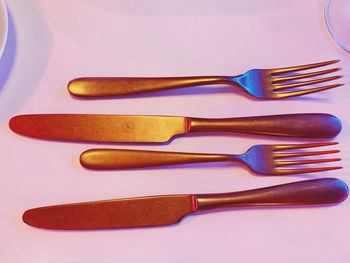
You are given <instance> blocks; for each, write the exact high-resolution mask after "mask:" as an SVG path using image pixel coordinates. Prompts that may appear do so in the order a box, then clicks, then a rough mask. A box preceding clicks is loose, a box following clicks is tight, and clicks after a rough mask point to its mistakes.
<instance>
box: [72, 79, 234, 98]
mask: <svg viewBox="0 0 350 263" xmlns="http://www.w3.org/2000/svg"><path fill="white" fill-rule="evenodd" d="M226 83H230V81H229V78H228V77H223V76H222V77H221V76H209V77H202V76H199V77H164V78H114V77H112V78H93V77H90V78H77V79H73V80H71V81H70V82H69V84H68V91H69V93H70V94H72V95H74V96H77V97H84V98H97V97H113V96H123V95H131V94H138V93H146V92H153V91H161V90H169V89H177V88H185V87H194V86H201V85H209V84H226Z"/></svg>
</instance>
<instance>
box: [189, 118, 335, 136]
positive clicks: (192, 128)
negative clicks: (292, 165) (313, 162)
mask: <svg viewBox="0 0 350 263" xmlns="http://www.w3.org/2000/svg"><path fill="white" fill-rule="evenodd" d="M341 128H342V124H341V122H340V120H339V119H338V118H336V117H335V116H333V115H330V114H325V113H300V114H286V115H270V116H257V117H242V118H227V119H202V118H190V119H189V132H237V133H250V134H262V135H274V136H286V137H299V138H332V137H335V136H336V135H338V134H339V133H340V131H341Z"/></svg>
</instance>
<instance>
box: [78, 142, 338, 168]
mask: <svg viewBox="0 0 350 263" xmlns="http://www.w3.org/2000/svg"><path fill="white" fill-rule="evenodd" d="M335 144H337V142H326V143H311V144H284V145H255V146H253V147H251V148H250V149H249V150H248V151H247V152H246V153H244V154H242V155H231V154H203V153H184V152H160V151H142V150H125V149H90V150H87V151H85V152H83V153H82V154H81V155H80V163H81V165H82V166H84V167H86V168H89V169H102V170H108V169H130V168H144V167H155V166H164V165H174V164H188V163H202V162H225V161H238V162H241V163H244V164H245V165H247V166H248V167H249V168H250V169H251V170H252V171H253V172H255V173H257V174H262V175H287V174H297V173H311V172H321V171H328V170H334V169H340V168H342V167H339V166H333V167H314V168H288V169H285V168H282V167H285V166H293V167H294V166H298V165H306V164H315V163H324V162H333V161H340V159H339V158H333V159H317V160H316V159H309V160H305V159H300V158H299V159H297V160H296V159H292V160H290V158H294V157H304V156H314V155H323V154H331V153H338V152H339V151H338V150H328V151H317V152H306V151H289V150H296V149H298V150H299V149H305V148H312V147H322V146H330V145H335ZM281 159H287V160H281Z"/></svg>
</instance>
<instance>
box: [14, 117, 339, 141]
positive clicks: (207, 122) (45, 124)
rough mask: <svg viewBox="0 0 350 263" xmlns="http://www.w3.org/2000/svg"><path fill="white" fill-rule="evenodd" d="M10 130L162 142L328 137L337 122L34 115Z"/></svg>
mask: <svg viewBox="0 0 350 263" xmlns="http://www.w3.org/2000/svg"><path fill="white" fill-rule="evenodd" d="M9 126H10V128H11V130H12V131H14V132H16V133H19V134H22V135H26V136H31V137H36V138H43V139H55V140H69V141H88V142H141V143H143V142H167V141H169V140H170V139H171V138H173V137H174V136H175V135H180V134H187V133H198V132H235V133H248V134H261V135H275V136H287V137H303V138H332V137H335V136H336V135H337V134H338V133H339V132H340V130H341V127H342V125H341V122H340V121H339V119H337V118H336V117H335V116H333V115H330V114H325V113H301V114H285V115H269V116H256V117H241V118H226V119H203V118H192V117H171V116H135V115H89V114H34V115H19V116H15V117H13V118H12V119H11V120H10V122H9Z"/></svg>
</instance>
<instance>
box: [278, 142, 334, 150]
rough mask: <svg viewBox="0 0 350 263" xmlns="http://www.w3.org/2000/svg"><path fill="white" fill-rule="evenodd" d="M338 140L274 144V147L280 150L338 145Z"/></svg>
mask: <svg viewBox="0 0 350 263" xmlns="http://www.w3.org/2000/svg"><path fill="white" fill-rule="evenodd" d="M336 144H338V142H320V143H303V144H280V145H274V146H273V148H274V150H275V151H276V150H277V151H279V150H293V149H304V148H315V147H322V146H330V145H336Z"/></svg>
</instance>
